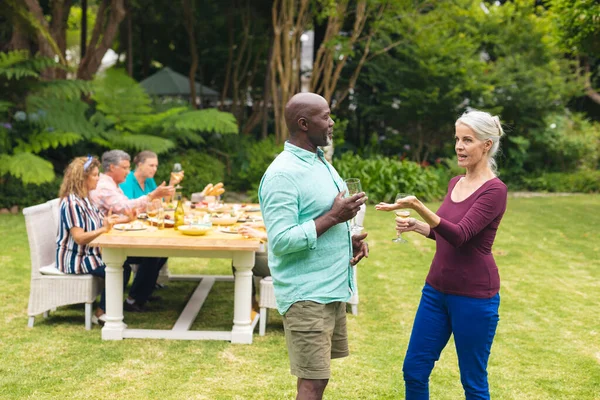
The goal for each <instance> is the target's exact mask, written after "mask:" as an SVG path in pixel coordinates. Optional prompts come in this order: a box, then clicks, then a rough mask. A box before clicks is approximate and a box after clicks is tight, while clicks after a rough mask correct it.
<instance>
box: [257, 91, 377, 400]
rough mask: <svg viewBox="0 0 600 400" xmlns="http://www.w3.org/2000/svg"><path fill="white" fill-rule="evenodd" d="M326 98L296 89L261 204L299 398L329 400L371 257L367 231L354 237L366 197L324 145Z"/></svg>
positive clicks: (328, 136)
mask: <svg viewBox="0 0 600 400" xmlns="http://www.w3.org/2000/svg"><path fill="white" fill-rule="evenodd" d="M330 113H331V111H330V109H329V105H328V104H327V101H326V100H325V99H324V98H323V97H321V96H319V95H317V94H314V93H299V94H296V95H295V96H293V97H292V98H291V99H290V101H289V102H288V103H287V105H286V108H285V120H286V124H287V127H288V129H289V131H290V139H289V140H288V141H287V142H286V143H285V147H284V151H283V152H282V153H281V154H279V155H278V156H277V158H276V159H275V160H274V161H273V163H272V164H271V165H270V166H269V168H268V169H267V171H266V172H265V175H264V176H263V178H262V181H261V183H260V187H259V199H260V206H261V211H262V214H263V218H264V221H265V225H266V228H267V236H268V238H269V242H268V243H269V267H270V269H271V275H272V277H273V286H274V288H275V298H276V300H277V308H278V310H279V312H280V313H281V314H282V315H283V325H284V329H285V337H286V342H287V347H288V355H289V358H290V370H291V373H292V374H293V375H295V376H297V377H298V384H297V390H298V394H297V397H296V398H297V399H302V400H305V399H322V397H323V392H324V391H325V387H326V386H327V383H328V381H329V377H330V362H331V359H333V358H340V357H346V356H347V355H348V354H349V352H348V336H347V333H346V301H348V300H349V298H350V295H351V294H352V291H353V290H354V287H353V279H352V278H353V277H352V265H353V264H356V263H357V262H359V261H360V260H361V259H362V258H363V257H366V256H368V246H367V243H366V242H365V241H364V239H365V237H366V236H367V235H366V234H362V235H356V236H351V234H350V229H349V225H348V221H349V220H350V219H352V218H353V217H354V216H355V215H356V214H357V212H358V210H359V209H360V206H361V205H362V204H364V202H365V201H366V199H367V198H366V197H365V194H364V193H359V194H356V195H354V196H351V197H347V196H346V186H345V184H344V181H343V180H342V178H340V176H339V175H338V173H337V171H336V170H335V168H333V166H332V165H331V164H330V163H329V162H327V160H325V157H324V154H323V151H322V150H321V149H320V148H319V146H326V145H329V144H331V141H332V139H333V125H334V122H333V120H332V119H331V116H330Z"/></svg>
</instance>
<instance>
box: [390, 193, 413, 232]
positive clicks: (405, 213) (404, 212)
mask: <svg viewBox="0 0 600 400" xmlns="http://www.w3.org/2000/svg"><path fill="white" fill-rule="evenodd" d="M408 196H412V195H411V194H410V193H398V194H397V195H396V199H395V200H394V203H395V202H397V201H398V200H400V199H403V198H405V197H408ZM394 214H395V216H396V217H398V218H403V219H406V218H408V217H410V208H399V209H397V210H395V211H394ZM392 242H394V243H408V241H407V240H406V239H404V238H403V237H402V233H398V236H397V237H395V238H394V239H392Z"/></svg>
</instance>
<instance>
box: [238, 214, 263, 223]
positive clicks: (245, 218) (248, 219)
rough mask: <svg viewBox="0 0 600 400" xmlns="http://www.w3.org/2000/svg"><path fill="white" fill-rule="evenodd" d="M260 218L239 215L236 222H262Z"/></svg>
mask: <svg viewBox="0 0 600 400" xmlns="http://www.w3.org/2000/svg"><path fill="white" fill-rule="evenodd" d="M262 220H263V219H262V217H260V216H258V215H247V214H244V215H241V216H240V217H239V219H238V222H257V221H262Z"/></svg>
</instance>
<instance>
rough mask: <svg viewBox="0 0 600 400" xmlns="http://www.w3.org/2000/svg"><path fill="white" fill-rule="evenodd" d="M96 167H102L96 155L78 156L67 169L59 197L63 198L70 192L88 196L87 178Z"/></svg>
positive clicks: (84, 196) (81, 196) (83, 196)
mask: <svg viewBox="0 0 600 400" xmlns="http://www.w3.org/2000/svg"><path fill="white" fill-rule="evenodd" d="M94 168H100V161H99V160H98V159H97V158H96V157H92V156H88V157H77V158H75V159H73V161H71V163H70V164H69V165H68V166H67V168H66V169H65V175H64V177H63V181H62V184H61V185H60V191H59V192H58V197H60V198H61V199H62V198H63V197H67V196H68V195H70V194H75V195H77V196H78V197H80V198H82V199H85V198H86V197H87V196H88V189H87V186H86V184H85V181H86V179H87V178H88V176H89V175H90V173H91V172H92V171H93V170H94Z"/></svg>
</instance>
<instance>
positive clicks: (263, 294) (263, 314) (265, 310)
mask: <svg viewBox="0 0 600 400" xmlns="http://www.w3.org/2000/svg"><path fill="white" fill-rule="evenodd" d="M258 306H259V307H260V318H259V320H258V334H259V335H260V336H265V330H266V328H267V318H268V316H269V315H268V314H269V308H277V303H275V291H274V290H273V279H272V278H271V277H270V276H266V277H264V278H262V279H261V280H260V301H259V303H258Z"/></svg>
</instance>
